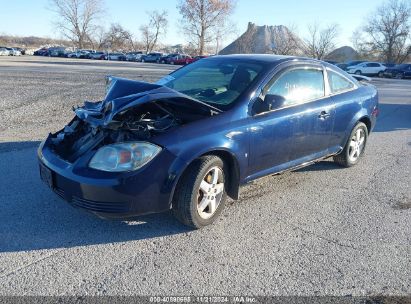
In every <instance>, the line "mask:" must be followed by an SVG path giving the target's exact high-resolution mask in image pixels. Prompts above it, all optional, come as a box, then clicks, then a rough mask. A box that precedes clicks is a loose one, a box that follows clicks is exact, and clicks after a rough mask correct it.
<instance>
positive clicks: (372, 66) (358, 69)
mask: <svg viewBox="0 0 411 304" xmlns="http://www.w3.org/2000/svg"><path fill="white" fill-rule="evenodd" d="M386 69H387V67H386V66H385V65H383V64H381V63H379V62H363V63H360V64H358V65H354V66H349V67H347V72H348V73H350V74H357V75H369V76H372V75H378V77H383V75H384V71H385V70H386Z"/></svg>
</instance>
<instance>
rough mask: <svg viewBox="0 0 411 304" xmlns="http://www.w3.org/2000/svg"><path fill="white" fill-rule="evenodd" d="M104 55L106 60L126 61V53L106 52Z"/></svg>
mask: <svg viewBox="0 0 411 304" xmlns="http://www.w3.org/2000/svg"><path fill="white" fill-rule="evenodd" d="M106 57H107V59H108V60H118V61H126V55H124V54H123V53H108V55H107V56H106Z"/></svg>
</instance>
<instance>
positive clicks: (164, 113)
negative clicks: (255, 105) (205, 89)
mask: <svg viewBox="0 0 411 304" xmlns="http://www.w3.org/2000/svg"><path fill="white" fill-rule="evenodd" d="M124 94H125V95H124ZM73 110H74V112H75V114H76V116H75V117H74V118H73V119H72V121H71V122H70V123H69V124H68V125H66V126H65V127H64V129H62V130H60V131H59V132H57V133H55V134H51V140H52V148H53V150H54V151H55V152H56V153H57V154H58V155H59V156H60V157H61V158H62V159H65V160H67V161H69V162H74V161H75V160H76V159H78V158H79V157H80V156H81V155H83V154H84V153H86V152H87V151H90V150H92V149H96V148H99V147H101V146H103V145H109V144H113V143H119V142H127V141H138V140H147V139H149V138H151V137H153V136H156V135H157V134H161V133H164V132H167V131H169V130H171V129H173V128H176V127H178V126H181V125H185V124H187V123H190V122H192V121H196V120H199V119H203V118H206V117H210V116H212V115H216V114H218V113H220V112H221V110H219V109H217V108H214V107H212V106H210V105H208V104H206V103H203V102H201V101H198V100H195V99H192V98H191V97H188V96H186V95H184V94H181V93H179V92H177V91H174V90H172V89H170V88H167V87H164V86H161V85H155V84H149V83H144V82H137V81H132V80H128V79H121V78H111V79H110V86H109V88H108V92H107V95H106V98H105V99H104V100H103V101H100V102H88V101H86V102H85V103H84V106H82V107H77V108H74V109H73Z"/></svg>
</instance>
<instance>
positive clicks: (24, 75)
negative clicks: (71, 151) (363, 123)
mask: <svg viewBox="0 0 411 304" xmlns="http://www.w3.org/2000/svg"><path fill="white" fill-rule="evenodd" d="M172 69H173V67H171V66H166V65H150V64H139V63H120V62H117V63H116V62H99V61H90V60H68V59H50V58H42V57H21V58H10V57H0V71H1V73H0V93H1V94H0V117H1V118H0V156H1V160H2V161H1V162H0V180H1V183H0V206H1V209H2V212H0V295H118V294H120V295H170V294H173V295H188V294H194V295H411V246H410V245H411V244H410V236H411V213H410V212H411V211H410V207H411V190H410V166H411V161H410V160H411V81H407V80H375V81H374V83H375V84H376V85H377V87H378V88H379V92H380V98H381V114H380V117H379V121H378V125H377V128H376V130H375V132H374V133H373V134H372V135H371V137H370V139H369V143H368V146H367V153H366V156H365V157H364V158H363V159H362V161H361V163H360V164H359V165H357V166H355V167H353V168H350V169H341V168H339V167H337V166H335V165H334V164H333V163H332V162H330V161H322V162H320V163H317V164H315V165H313V166H310V167H307V168H304V169H301V170H298V171H296V172H292V173H285V174H282V175H279V176H270V177H266V178H263V179H260V180H258V181H256V182H254V183H252V184H250V185H248V186H246V187H244V188H243V189H242V191H241V199H240V200H239V201H237V202H231V203H230V204H229V206H228V207H227V208H226V210H225V211H224V212H223V215H222V216H221V218H220V219H219V220H217V221H216V223H215V224H214V225H212V226H209V227H206V228H205V229H201V230H198V231H192V230H189V229H187V228H185V227H184V226H182V225H180V224H179V223H178V222H177V221H176V220H174V218H173V217H172V215H171V214H170V213H163V214H156V215H149V216H142V217H140V218H138V219H137V220H135V221H129V222H121V221H106V220H101V219H98V218H96V217H94V216H93V215H90V214H88V213H84V212H82V211H81V210H77V209H74V208H72V207H71V206H69V205H68V204H66V203H65V202H63V201H62V200H61V199H59V198H58V197H57V196H55V195H54V194H53V193H51V191H50V190H49V189H47V187H46V186H45V185H43V184H42V182H41V181H40V180H39V177H38V172H37V162H36V155H35V151H36V146H37V145H38V141H39V140H40V139H42V138H44V137H45V136H46V135H47V133H48V132H50V131H56V130H58V129H59V128H61V127H63V126H64V124H65V123H66V122H68V121H69V120H70V119H71V117H72V115H73V114H72V112H71V107H72V106H73V105H77V104H82V100H84V99H89V100H98V99H100V98H102V94H103V92H104V79H103V78H104V75H106V74H111V75H117V76H122V77H128V78H133V79H143V80H146V81H153V80H156V79H158V78H160V77H161V76H162V75H164V74H167V73H168V72H170V71H171V70H172Z"/></svg>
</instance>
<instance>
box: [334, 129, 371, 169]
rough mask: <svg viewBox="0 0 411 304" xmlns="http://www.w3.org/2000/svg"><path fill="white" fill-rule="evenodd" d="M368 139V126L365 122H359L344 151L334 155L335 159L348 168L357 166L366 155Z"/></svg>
mask: <svg viewBox="0 0 411 304" xmlns="http://www.w3.org/2000/svg"><path fill="white" fill-rule="evenodd" d="M367 140H368V128H367V126H366V125H365V124H364V123H362V122H358V123H357V124H356V125H355V127H354V129H353V130H352V131H351V134H350V137H349V138H348V140H347V143H346V144H345V147H344V149H343V150H342V152H341V153H340V154H338V155H335V156H334V157H333V158H334V161H335V162H336V163H337V164H339V165H340V166H343V167H346V168H349V167H352V166H355V165H356V164H358V162H359V161H360V158H361V157H362V156H363V155H364V152H365V146H366V145H367ZM355 150H356V151H355Z"/></svg>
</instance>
